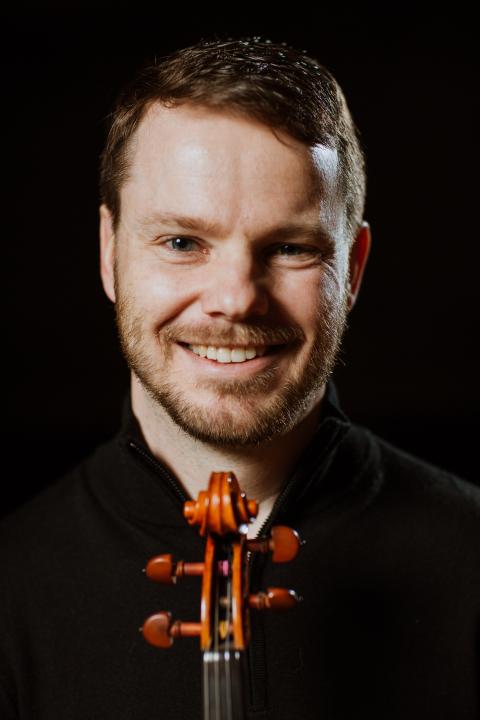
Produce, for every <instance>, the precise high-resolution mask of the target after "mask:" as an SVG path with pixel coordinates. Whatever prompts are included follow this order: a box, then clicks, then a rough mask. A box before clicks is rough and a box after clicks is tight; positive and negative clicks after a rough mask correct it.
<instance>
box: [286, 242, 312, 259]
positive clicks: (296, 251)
mask: <svg viewBox="0 0 480 720" xmlns="http://www.w3.org/2000/svg"><path fill="white" fill-rule="evenodd" d="M276 250H277V251H281V252H280V254H281V255H286V256H287V257H290V256H295V255H312V254H319V253H320V251H319V250H317V249H316V248H309V247H303V246H302V245H290V244H289V243H284V244H283V245H278V246H277V248H276Z"/></svg>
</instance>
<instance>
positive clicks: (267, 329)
mask: <svg viewBox="0 0 480 720" xmlns="http://www.w3.org/2000/svg"><path fill="white" fill-rule="evenodd" d="M115 294H116V304H115V320H116V325H117V331H118V335H119V339H120V345H121V348H122V352H123V355H124V357H125V359H126V361H127V364H128V366H129V368H130V370H131V371H132V372H133V373H134V374H135V375H136V377H137V378H138V380H139V381H140V383H141V384H142V386H143V388H144V389H145V391H146V392H147V394H148V395H149V396H150V398H151V399H152V400H153V402H154V404H156V405H157V406H158V407H159V408H161V409H163V410H164V411H165V412H166V413H167V414H168V415H169V417H170V418H171V420H172V421H173V422H174V423H175V424H176V425H178V426H179V427H180V428H181V429H182V430H183V431H184V432H185V433H186V434H188V435H189V436H190V437H192V438H195V439H197V440H199V441H200V442H203V443H207V444H209V445H212V446H215V447H218V448H231V449H235V448H242V447H246V446H257V447H258V446H260V445H262V444H263V443H267V442H268V441H270V440H272V439H273V438H275V437H277V436H280V435H284V434H286V433H288V432H289V431H290V430H292V428H294V427H295V426H296V425H297V424H298V423H299V422H300V421H301V420H302V419H303V418H304V417H305V416H306V414H307V413H308V412H309V411H310V410H311V409H312V407H313V406H314V404H315V402H316V401H318V399H319V398H320V397H321V393H322V391H323V387H324V385H325V383H326V381H327V380H328V378H329V376H330V375H331V373H332V372H333V368H334V366H335V363H336V361H337V359H338V355H339V352H340V347H341V340H342V337H343V335H344V332H345V329H346V326H347V315H348V304H347V297H348V295H347V288H346V285H345V287H344V288H343V292H342V294H341V296H333V298H332V297H330V299H329V300H328V301H327V300H326V301H325V302H324V304H323V306H322V307H321V309H319V311H318V313H317V319H316V329H315V339H314V342H313V343H312V346H311V348H310V350H309V352H308V354H307V356H306V357H305V359H304V360H303V362H302V365H301V366H299V367H296V368H295V372H293V373H292V374H291V375H290V376H289V377H288V378H287V379H286V380H285V381H284V382H283V383H282V385H281V387H280V388H278V387H276V388H275V387H274V385H275V379H276V377H277V374H278V371H279V365H278V364H277V363H276V362H273V363H272V364H271V365H270V366H269V367H268V368H266V369H265V370H263V371H259V372H258V373H256V374H255V375H252V376H249V377H248V378H245V379H241V380H238V379H230V380H219V379H214V380H206V379H202V380H201V381H197V383H201V384H198V385H197V387H198V388H199V389H203V388H205V387H208V389H209V390H211V392H212V394H213V396H214V398H215V402H212V403H209V406H208V408H205V406H204V405H203V404H200V403H196V402H195V391H194V390H192V389H191V388H189V389H188V390H187V392H185V388H183V387H182V384H181V382H179V380H178V379H176V378H175V377H169V373H167V372H165V368H168V367H169V366H170V363H171V359H172V356H173V348H174V347H175V342H176V341H180V340H186V339H188V340H189V342H191V343H192V344H203V345H216V346H220V345H222V346H228V345H243V346H248V345H249V344H250V345H252V344H266V345H268V344H271V343H290V344H291V345H290V348H291V349H290V351H291V352H292V351H293V350H294V348H297V349H298V350H300V348H301V347H302V345H303V344H304V342H305V335H304V333H303V330H302V329H301V328H300V327H298V326H293V325H292V326H290V325H283V326H281V327H279V326H278V325H276V326H267V325H264V324H263V325H260V324H255V325H254V324H248V325H247V324H246V323H241V324H238V325H236V326H232V328H230V329H228V330H221V331H217V330H214V329H213V328H205V327H203V328H199V327H198V326H195V327H193V326H191V325H189V326H186V325H179V324H176V325H174V326H165V327H164V328H162V329H160V330H159V331H158V333H157V337H156V340H157V342H156V344H154V345H153V346H152V330H151V329H149V328H147V327H146V325H145V321H144V317H145V313H142V311H141V310H140V309H139V308H137V306H136V303H135V300H134V298H132V297H131V295H130V294H129V293H128V292H125V291H124V290H123V288H122V284H121V282H120V281H119V275H118V272H117V271H115ZM209 333H212V334H211V337H209ZM198 337H200V338H201V339H200V341H198V342H197V339H198ZM194 338H195V340H194ZM247 362H248V361H247ZM272 388H273V389H272ZM232 404H234V405H237V406H238V405H241V408H238V407H233V408H232Z"/></svg>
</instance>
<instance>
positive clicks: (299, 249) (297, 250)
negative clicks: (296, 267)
mask: <svg viewBox="0 0 480 720" xmlns="http://www.w3.org/2000/svg"><path fill="white" fill-rule="evenodd" d="M285 248H290V250H293V251H294V252H287V253H285V254H286V255H299V254H301V253H304V252H305V248H302V247H300V246H299V245H289V244H288V243H285V244H284V245H279V246H278V248H277V250H285Z"/></svg>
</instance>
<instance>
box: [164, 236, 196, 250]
mask: <svg viewBox="0 0 480 720" xmlns="http://www.w3.org/2000/svg"><path fill="white" fill-rule="evenodd" d="M167 243H172V245H171V246H170V249H171V250H180V251H184V252H185V251H188V250H190V249H191V248H189V247H185V245H188V243H195V240H191V239H190V238H187V237H183V236H182V235H175V236H174V237H171V238H168V240H166V241H165V244H167Z"/></svg>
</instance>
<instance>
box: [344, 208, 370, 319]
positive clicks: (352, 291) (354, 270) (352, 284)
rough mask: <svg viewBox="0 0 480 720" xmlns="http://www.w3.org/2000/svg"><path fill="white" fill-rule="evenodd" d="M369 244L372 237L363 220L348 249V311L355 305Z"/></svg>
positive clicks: (366, 223)
mask: <svg viewBox="0 0 480 720" xmlns="http://www.w3.org/2000/svg"><path fill="white" fill-rule="evenodd" d="M371 243H372V236H371V233H370V225H369V224H368V222H366V220H364V221H363V222H362V224H361V227H360V230H359V231H358V233H357V236H356V238H355V240H354V241H353V245H352V247H351V249H350V261H349V283H348V309H349V310H351V309H352V307H353V306H354V305H355V301H356V299H357V295H358V293H359V290H360V285H361V282H362V277H363V271H364V270H365V265H366V264H367V260H368V255H369V253H370V245H371Z"/></svg>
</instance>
